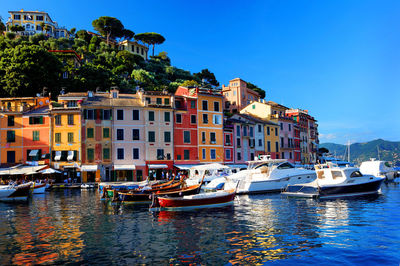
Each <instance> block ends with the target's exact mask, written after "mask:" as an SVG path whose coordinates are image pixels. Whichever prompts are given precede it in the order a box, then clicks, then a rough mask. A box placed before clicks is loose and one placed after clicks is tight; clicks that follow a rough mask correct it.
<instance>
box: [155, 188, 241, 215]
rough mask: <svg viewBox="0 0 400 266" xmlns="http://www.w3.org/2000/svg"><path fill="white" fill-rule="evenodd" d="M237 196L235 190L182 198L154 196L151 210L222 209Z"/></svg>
mask: <svg viewBox="0 0 400 266" xmlns="http://www.w3.org/2000/svg"><path fill="white" fill-rule="evenodd" d="M235 195H236V191H235V189H231V190H219V191H216V192H207V193H201V194H195V195H187V196H182V197H164V196H154V197H153V202H152V206H151V207H150V210H155V211H159V210H185V209H198V208H214V207H222V206H227V205H230V204H233V200H234V199H235Z"/></svg>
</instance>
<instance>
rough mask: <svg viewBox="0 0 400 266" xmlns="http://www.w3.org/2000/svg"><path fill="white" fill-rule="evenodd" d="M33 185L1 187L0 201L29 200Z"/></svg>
mask: <svg viewBox="0 0 400 266" xmlns="http://www.w3.org/2000/svg"><path fill="white" fill-rule="evenodd" d="M30 189H31V184H29V183H27V184H23V185H19V186H14V185H8V186H0V201H26V200H28V196H29V192H30Z"/></svg>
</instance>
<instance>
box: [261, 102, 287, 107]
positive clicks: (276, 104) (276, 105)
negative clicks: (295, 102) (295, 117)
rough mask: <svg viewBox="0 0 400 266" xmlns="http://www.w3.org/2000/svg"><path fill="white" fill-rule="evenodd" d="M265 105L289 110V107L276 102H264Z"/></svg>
mask: <svg viewBox="0 0 400 266" xmlns="http://www.w3.org/2000/svg"><path fill="white" fill-rule="evenodd" d="M266 104H268V105H271V106H274V107H279V108H285V109H289V107H286V106H284V105H282V104H279V103H276V102H273V101H268V102H266Z"/></svg>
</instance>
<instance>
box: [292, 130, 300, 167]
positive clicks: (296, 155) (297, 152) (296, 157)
mask: <svg viewBox="0 0 400 266" xmlns="http://www.w3.org/2000/svg"><path fill="white" fill-rule="evenodd" d="M293 128H294V138H293V141H294V149H293V154H294V163H296V164H301V150H300V128H299V126H298V125H297V124H294V127H293Z"/></svg>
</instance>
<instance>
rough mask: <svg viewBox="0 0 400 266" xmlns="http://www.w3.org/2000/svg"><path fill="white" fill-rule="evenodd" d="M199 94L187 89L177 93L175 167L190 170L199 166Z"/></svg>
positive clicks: (179, 90) (179, 89)
mask: <svg viewBox="0 0 400 266" xmlns="http://www.w3.org/2000/svg"><path fill="white" fill-rule="evenodd" d="M197 125H198V117H197V93H196V90H191V89H188V88H185V87H179V88H178V89H177V91H176V92H175V115H174V157H175V158H174V161H175V162H174V166H175V167H176V168H178V169H188V168H189V167H190V166H191V165H196V164H199V155H198V154H199V151H198V149H199V148H198V134H197Z"/></svg>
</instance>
